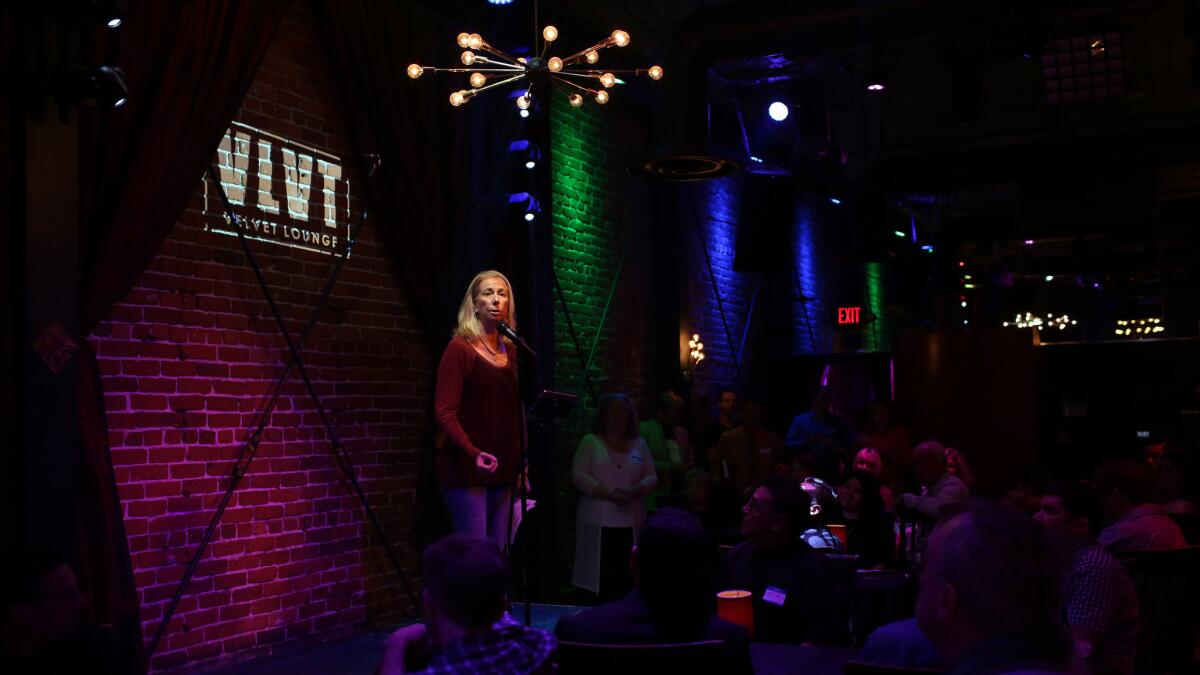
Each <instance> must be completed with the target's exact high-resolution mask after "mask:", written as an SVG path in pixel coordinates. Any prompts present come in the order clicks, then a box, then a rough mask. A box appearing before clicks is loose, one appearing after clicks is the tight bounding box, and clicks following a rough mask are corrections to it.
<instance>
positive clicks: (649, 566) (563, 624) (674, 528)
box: [554, 508, 751, 673]
mask: <svg viewBox="0 0 1200 675" xmlns="http://www.w3.org/2000/svg"><path fill="white" fill-rule="evenodd" d="M712 561H713V550H712V547H711V544H710V543H709V541H708V537H707V536H706V535H705V533H704V527H703V526H702V525H701V524H700V521H699V520H697V519H696V517H695V516H693V515H691V514H689V513H686V512H684V511H681V510H679V509H675V508H664V509H660V510H659V511H658V512H657V513H656V514H655V515H654V516H652V517H651V518H650V520H649V521H647V523H646V526H645V527H644V528H643V529H642V532H641V536H640V537H639V538H638V543H637V546H635V547H634V549H633V552H632V554H631V555H630V566H631V567H632V568H633V570H634V579H635V584H636V590H634V592H633V593H630V594H629V595H628V596H627V597H626V598H625V599H623V600H618V601H616V602H610V603H608V604H606V605H600V606H599V607H594V608H592V609H587V610H584V611H582V612H580V613H579V614H576V615H574V616H567V617H563V618H562V619H560V620H559V622H558V626H557V627H556V628H555V630H554V633H555V635H556V636H557V637H558V639H560V640H568V641H571V642H588V643H592V644H666V643H675V642H699V641H702V640H723V641H725V644H726V659H727V660H726V663H725V664H723V665H721V664H713V665H714V668H716V670H717V671H719V672H726V673H730V672H739V673H749V672H750V671H751V666H750V646H749V642H748V640H747V636H746V630H745V629H744V628H742V627H741V626H738V625H735V624H732V623H729V622H728V621H723V620H721V619H718V618H717V617H716V616H715V615H714V614H713V610H712V602H711V598H712V579H711V575H710V569H711V563H712Z"/></svg>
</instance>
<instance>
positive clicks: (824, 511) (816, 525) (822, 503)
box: [799, 476, 846, 554]
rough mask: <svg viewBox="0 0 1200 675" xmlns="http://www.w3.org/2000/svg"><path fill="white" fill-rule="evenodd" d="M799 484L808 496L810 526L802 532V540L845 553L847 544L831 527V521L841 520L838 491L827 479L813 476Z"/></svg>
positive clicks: (828, 550)
mask: <svg viewBox="0 0 1200 675" xmlns="http://www.w3.org/2000/svg"><path fill="white" fill-rule="evenodd" d="M799 484H800V489H801V490H803V491H804V494H805V495H807V496H808V527H806V528H805V529H804V531H803V532H801V533H800V540H801V541H803V542H805V543H807V544H808V545H809V546H811V547H813V548H815V549H817V550H819V551H822V552H824V553H835V554H842V553H845V552H846V546H845V544H843V543H842V540H841V539H840V538H839V537H838V536H837V535H836V534H834V533H833V532H832V531H830V529H829V523H836V522H838V521H840V520H841V515H840V512H841V505H840V504H838V496H837V491H836V490H834V489H833V487H832V486H830V485H829V484H828V483H826V482H825V481H823V480H821V479H820V478H816V477H813V476H809V477H808V478H805V479H804V480H802V481H800V483H799Z"/></svg>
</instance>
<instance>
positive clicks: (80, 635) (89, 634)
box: [0, 550, 134, 675]
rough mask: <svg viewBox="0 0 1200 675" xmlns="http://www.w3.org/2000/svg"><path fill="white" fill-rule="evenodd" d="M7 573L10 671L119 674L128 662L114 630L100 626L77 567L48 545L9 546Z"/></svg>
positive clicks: (6, 660)
mask: <svg viewBox="0 0 1200 675" xmlns="http://www.w3.org/2000/svg"><path fill="white" fill-rule="evenodd" d="M2 567H3V569H0V575H2V577H3V579H2V581H0V583H2V584H3V597H0V608H2V609H3V615H2V621H3V633H2V634H0V635H2V639H3V642H2V643H0V652H2V654H0V658H2V660H0V663H3V664H4V666H3V669H4V670H5V671H6V672H9V673H21V674H22V675H42V674H45V675H58V674H59V673H96V674H103V675H108V674H110V673H111V674H112V675H117V674H118V673H125V672H128V671H129V670H130V669H132V668H134V666H133V665H132V664H128V663H126V664H123V663H122V662H121V661H122V656H121V654H120V650H119V649H118V647H117V643H116V640H115V638H114V636H113V635H112V634H111V632H109V631H106V630H104V629H101V628H100V627H98V626H96V625H95V623H94V622H93V620H92V618H91V609H90V607H89V605H88V602H87V599H86V598H85V597H84V596H83V594H82V593H81V592H80V590H79V582H78V579H76V577H75V571H74V570H73V569H71V566H70V565H69V564H68V563H67V561H66V559H65V558H63V557H62V556H60V555H58V554H56V553H53V552H51V551H47V550H33V551H9V552H8V553H7V554H6V555H5V560H4V563H3V566H2Z"/></svg>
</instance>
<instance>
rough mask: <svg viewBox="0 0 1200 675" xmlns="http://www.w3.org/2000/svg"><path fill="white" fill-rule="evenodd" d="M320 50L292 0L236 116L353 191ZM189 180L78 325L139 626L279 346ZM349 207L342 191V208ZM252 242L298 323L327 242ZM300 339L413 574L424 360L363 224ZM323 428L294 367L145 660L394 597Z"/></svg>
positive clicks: (293, 639)
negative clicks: (163, 227) (341, 178)
mask: <svg viewBox="0 0 1200 675" xmlns="http://www.w3.org/2000/svg"><path fill="white" fill-rule="evenodd" d="M323 53H324V52H323V50H322V48H321V46H320V44H319V40H318V35H317V28H316V25H315V22H314V17H313V16H312V13H311V8H310V6H309V5H308V4H307V3H297V4H296V5H295V6H294V8H293V9H292V10H291V12H290V14H289V15H288V16H287V18H286V20H285V21H284V23H283V25H282V26H281V28H280V30H279V32H278V34H277V37H276V40H275V43H274V44H273V45H272V47H271V50H270V52H269V54H268V56H267V58H266V61H265V62H264V65H263V67H262V70H261V72H260V73H259V75H258V77H257V79H256V81H255V83H254V85H253V87H252V88H251V90H250V93H249V94H248V95H247V97H246V100H245V102H244V104H243V107H242V109H241V111H240V112H239V113H238V115H237V117H236V119H237V120H238V121H240V122H243V123H246V124H249V125H251V126H254V127H257V128H259V129H262V130H264V131H268V132H271V133H273V134H277V135H279V136H282V137H286V138H289V139H291V140H294V141H297V142H301V143H304V144H307V145H311V146H314V147H316V148H318V149H320V150H323V151H326V152H329V153H332V154H334V155H337V156H340V157H342V158H345V159H344V171H345V176H346V177H347V178H349V180H350V182H351V185H352V186H353V187H354V188H356V189H357V192H358V194H362V192H363V190H362V188H361V186H362V185H363V181H362V176H361V174H360V173H359V172H358V167H357V166H356V163H355V162H354V161H353V160H352V159H351V158H352V157H353V153H352V151H351V149H350V147H349V144H348V135H347V130H346V128H345V121H344V117H343V115H342V111H341V106H342V105H343V104H342V102H341V100H340V99H339V96H338V92H337V89H336V87H335V86H334V80H333V75H332V73H331V72H330V69H329V66H328V65H327V64H326V63H325V62H324V61H323V60H322V58H321V55H322V54H323ZM213 150H214V153H215V151H216V148H214V149H213ZM197 187H198V190H197V193H196V197H195V198H194V199H193V201H192V203H191V204H190V205H189V207H188V209H187V211H186V212H185V213H184V214H183V215H182V217H181V218H180V221H179V222H178V223H177V224H176V225H175V227H174V229H173V230H172V231H171V233H170V235H169V236H168V238H167V240H166V242H165V243H164V244H163V246H162V249H161V250H160V251H159V254H158V256H157V257H156V258H155V260H154V262H153V263H152V264H151V265H150V267H149V269H147V270H146V272H145V273H144V274H143V276H142V278H141V280H140V281H139V282H138V284H137V286H136V287H134V288H133V289H132V290H131V291H130V292H129V294H128V295H127V296H126V297H125V299H124V300H123V301H122V302H121V303H120V304H118V305H117V306H115V307H114V308H113V309H112V311H110V312H109V314H108V316H107V317H106V318H105V320H104V321H103V323H102V324H101V325H100V326H99V327H98V328H97V329H96V331H95V332H94V333H93V334H92V336H91V338H92V341H93V344H94V346H95V348H96V350H97V352H98V354H99V359H100V366H101V368H102V373H103V383H104V388H105V392H106V399H105V402H106V405H107V410H108V424H109V430H110V441H111V445H112V460H113V465H114V467H115V470H116V477H117V482H118V486H119V491H120V497H121V500H122V501H121V503H122V506H123V509H124V515H125V526H126V528H127V531H128V536H129V547H130V552H131V555H132V560H133V568H134V574H135V579H136V584H137V589H138V593H139V597H140V600H141V612H142V620H143V628H144V631H145V634H146V638H147V639H149V637H150V636H151V635H152V634H153V631H154V629H155V627H156V626H157V625H158V622H159V620H160V619H161V617H162V616H163V612H164V610H165V608H166V605H167V603H168V601H169V599H170V596H171V594H172V592H173V591H174V589H175V587H176V582H177V581H178V580H179V579H180V578H181V576H182V575H183V572H184V568H185V566H186V563H187V562H188V560H189V559H190V557H191V555H192V554H193V552H194V551H195V548H196V545H197V543H198V542H199V540H200V538H201V536H202V533H203V531H204V527H205V525H206V524H207V523H208V521H209V518H210V516H211V515H212V513H213V512H214V510H215V508H216V506H217V503H218V501H219V499H220V497H221V494H222V491H223V488H224V486H225V485H226V484H227V480H228V476H229V473H230V469H231V468H232V464H233V463H232V461H231V458H232V457H233V456H234V455H235V453H237V452H238V451H239V449H240V448H241V447H242V445H243V444H244V441H245V439H246V437H247V433H248V429H250V428H251V427H252V425H253V424H254V422H255V421H256V419H257V414H258V411H260V410H261V409H262V408H263V407H264V405H265V403H266V400H267V398H268V395H269V392H270V389H271V387H272V386H273V384H274V381H275V378H276V376H277V375H278V374H279V373H280V372H281V370H282V368H283V363H284V358H285V356H286V347H285V345H284V343H283V341H282V338H281V337H280V335H279V333H278V331H277V330H276V327H275V325H274V322H273V321H272V319H271V317H270V314H269V313H268V309H267V307H266V304H265V302H264V301H263V298H262V295H261V293H260V291H259V289H258V286H257V284H256V282H255V280H254V277H253V275H252V273H251V272H250V270H249V268H248V267H247V266H246V264H245V261H244V258H243V256H242V254H241V252H240V248H239V245H238V242H237V240H236V239H234V238H232V237H228V236H221V235H217V234H213V233H211V232H205V231H203V230H202V222H203V219H202V216H201V214H200V212H199V209H200V208H201V203H202V198H201V191H200V190H199V186H197ZM354 192H355V190H354V189H352V191H351V194H352V195H353V194H354ZM362 206H363V205H362V203H361V202H359V201H358V200H357V199H354V200H353V201H352V207H353V211H354V213H355V214H357V213H358V212H359V211H360V209H361V207H362ZM252 245H253V247H254V251H255V253H256V254H257V255H258V256H259V260H260V262H261V264H262V265H263V267H264V268H265V272H266V276H267V280H268V282H269V283H270V285H271V287H272V288H273V290H274V292H275V294H276V298H277V300H278V302H279V306H280V308H281V310H282V312H283V314H284V316H285V318H286V319H287V322H288V324H289V329H290V330H291V331H292V332H293V335H296V334H298V333H299V331H300V329H301V327H302V325H303V322H304V321H305V320H306V319H307V317H308V312H309V308H310V307H311V306H312V305H313V304H314V303H315V301H316V298H317V295H318V293H319V290H320V288H321V286H322V284H323V281H324V279H326V278H327V276H328V274H329V271H330V267H331V266H330V261H329V259H328V257H327V256H324V255H322V254H318V253H313V252H307V251H302V250H295V249H289V248H282V247H279V246H277V245H267V244H252ZM305 356H306V363H307V364H308V368H309V373H310V375H311V376H312V378H313V380H314V381H315V384H316V388H317V390H318V391H319V392H320V394H321V396H322V397H323V398H324V403H325V406H326V408H327V409H328V410H329V411H330V413H331V415H332V419H333V421H334V424H335V425H336V428H337V432H338V434H339V435H340V437H341V439H342V440H343V441H344V442H345V445H346V447H347V449H348V452H349V456H350V458H351V460H352V461H353V462H354V464H355V465H356V466H357V470H358V478H359V480H360V481H361V483H362V486H363V489H364V490H365V491H366V494H367V497H368V499H369V500H370V502H371V504H372V506H373V507H374V508H375V509H376V511H377V513H378V515H379V516H380V518H381V520H382V521H383V524H384V527H385V529H386V530H387V531H388V534H389V536H390V537H391V539H392V541H393V542H396V543H397V544H399V547H398V550H399V551H400V553H401V555H402V558H403V561H404V563H405V565H406V567H407V573H408V574H409V575H410V578H413V577H415V567H416V565H415V563H416V557H415V553H414V552H413V551H412V549H411V548H410V547H408V546H407V545H406V541H407V535H408V529H409V526H410V515H411V513H412V504H413V490H414V488H415V482H416V474H417V470H416V468H417V463H418V458H419V453H420V450H419V444H420V442H421V433H422V430H423V422H424V420H425V419H426V416H427V407H428V404H429V403H428V390H427V384H426V383H428V382H429V381H430V378H431V367H432V366H431V364H430V363H429V361H428V357H427V355H426V347H425V344H424V337H423V335H422V334H421V332H420V330H419V328H418V326H417V324H416V322H415V321H414V320H413V319H412V318H411V317H410V314H409V311H408V308H407V305H406V303H405V300H404V298H403V297H402V294H401V292H400V290H399V288H398V285H397V281H396V278H395V275H394V273H393V270H392V268H391V264H390V262H389V261H388V259H387V257H386V255H385V253H384V250H383V248H382V246H381V244H380V241H379V236H378V233H377V232H376V231H375V230H374V229H373V228H372V227H371V226H370V225H368V226H367V227H366V228H365V229H364V231H363V233H362V235H361V237H360V240H359V243H358V245H357V246H356V248H355V249H354V254H353V256H352V257H351V258H350V261H349V262H348V264H347V266H346V268H345V270H344V271H343V273H342V276H341V280H340V282H339V283H338V285H337V286H336V287H335V289H334V291H333V294H332V297H331V298H330V299H329V303H328V306H327V309H326V311H325V313H324V314H323V316H322V320H321V321H320V323H319V324H318V327H317V329H316V331H315V333H314V335H313V337H312V339H311V340H310V342H309V345H308V346H307V348H306V349H305ZM325 436H326V434H325V431H324V428H323V427H322V425H321V423H320V421H319V419H318V416H317V413H316V412H315V409H314V407H313V404H312V403H311V401H310V400H309V399H308V398H307V396H306V394H305V390H304V388H303V385H302V384H301V382H300V381H299V379H298V378H296V377H293V379H292V381H291V382H290V383H289V384H288V385H287V387H286V389H285V390H284V393H283V397H282V399H281V401H280V402H279V405H278V408H277V412H276V413H275V414H274V416H273V417H272V418H271V420H270V426H269V428H268V430H267V432H266V435H265V437H264V442H263V443H262V445H261V446H260V447H259V449H258V453H257V456H256V458H255V460H254V462H253V464H252V465H251V466H250V469H249V473H248V475H247V477H246V478H245V479H244V480H243V481H242V485H241V487H240V488H239V490H238V491H237V493H236V494H235V496H234V498H233V501H232V503H231V504H230V508H229V510H228V511H227V512H226V513H225V516H224V518H223V520H222V522H221V525H220V527H219V529H218V530H217V534H216V537H215V538H214V540H213V543H212V545H211V547H210V549H209V551H208V553H207V554H206V555H205V557H204V559H203V561H202V562H201V563H200V566H199V570H198V573H197V575H196V577H195V578H194V579H193V581H192V583H191V585H190V586H189V588H188V590H187V593H186V594H185V595H184V597H183V601H182V602H181V604H180V606H179V610H178V611H177V612H176V614H175V616H174V619H173V620H172V622H171V624H170V626H169V629H168V631H167V633H166V637H165V639H164V641H163V643H162V645H161V646H160V648H159V650H158V653H157V654H156V656H155V659H154V663H153V667H154V669H155V670H156V671H160V672H163V671H173V670H191V669H194V668H196V667H197V666H198V665H212V664H215V663H223V662H231V661H234V660H243V659H245V658H250V657H253V656H256V655H259V654H264V653H269V652H271V651H275V650H278V649H279V648H280V647H281V646H285V645H287V646H290V645H293V644H296V643H301V642H305V641H310V640H311V641H315V640H323V639H329V638H331V637H335V636H339V635H344V634H347V633H350V632H353V631H354V630H356V628H357V627H359V626H361V625H362V624H363V623H364V622H366V621H377V620H387V619H389V618H394V617H396V616H397V615H398V613H399V612H400V611H401V610H402V607H403V601H402V599H401V593H400V592H399V590H398V589H399V583H398V579H397V578H396V577H395V574H394V572H393V571H392V569H391V567H390V565H389V564H388V563H387V561H386V558H385V557H384V554H383V551H382V549H381V548H380V547H379V546H378V545H376V540H375V537H374V536H373V535H371V534H370V533H369V524H368V523H367V522H366V520H365V516H364V514H363V512H362V510H361V508H360V507H359V505H358V503H357V500H356V499H355V498H354V496H353V494H352V492H351V490H350V489H349V487H348V484H347V483H346V481H345V479H344V478H343V477H342V476H341V475H340V473H339V469H338V467H337V464H336V463H335V461H334V459H333V457H332V455H331V453H330V450H329V445H328V443H327V442H326V439H325Z"/></svg>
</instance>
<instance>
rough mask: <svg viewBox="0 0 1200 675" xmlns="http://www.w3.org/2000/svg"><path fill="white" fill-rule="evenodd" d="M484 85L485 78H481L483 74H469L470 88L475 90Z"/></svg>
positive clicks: (485, 82)
mask: <svg viewBox="0 0 1200 675" xmlns="http://www.w3.org/2000/svg"><path fill="white" fill-rule="evenodd" d="M485 84H487V78H486V77H484V76H483V73H471V86H472V87H475V88H476V89H478V88H480V87H482V86H483V85H485Z"/></svg>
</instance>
